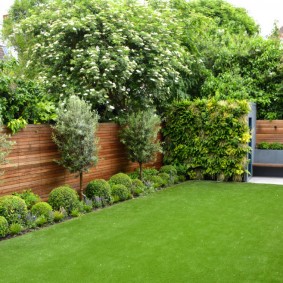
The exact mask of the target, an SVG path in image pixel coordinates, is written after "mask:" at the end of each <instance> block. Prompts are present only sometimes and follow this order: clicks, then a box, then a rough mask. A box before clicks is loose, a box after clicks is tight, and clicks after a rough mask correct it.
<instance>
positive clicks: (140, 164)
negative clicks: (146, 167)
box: [139, 162, 142, 181]
mask: <svg viewBox="0 0 283 283" xmlns="http://www.w3.org/2000/svg"><path fill="white" fill-rule="evenodd" d="M139 166H140V172H139V173H140V180H141V181H142V163H141V162H139Z"/></svg>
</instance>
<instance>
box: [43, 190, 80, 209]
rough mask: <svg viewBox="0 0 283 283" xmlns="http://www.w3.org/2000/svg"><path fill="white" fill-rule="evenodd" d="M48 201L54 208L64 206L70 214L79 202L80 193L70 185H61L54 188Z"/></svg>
mask: <svg viewBox="0 0 283 283" xmlns="http://www.w3.org/2000/svg"><path fill="white" fill-rule="evenodd" d="M48 203H49V204H50V205H51V206H52V208H53V209H54V210H60V208H61V207H63V208H64V209H65V210H66V211H67V213H68V214H70V213H71V211H72V210H73V209H75V208H76V207H77V206H78V204H79V196H78V193H77V192H76V191H75V190H74V189H72V188H70V187H69V186H61V187H58V188H55V189H53V190H52V191H51V192H50V194H49V198H48Z"/></svg>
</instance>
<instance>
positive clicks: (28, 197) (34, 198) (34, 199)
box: [13, 190, 40, 209]
mask: <svg viewBox="0 0 283 283" xmlns="http://www.w3.org/2000/svg"><path fill="white" fill-rule="evenodd" d="M13 196H18V197H20V198H21V199H23V200H24V201H25V203H26V205H27V208H28V209H31V207H32V206H33V205H34V204H36V203H38V202H40V197H39V195H37V194H35V193H33V192H32V190H24V191H22V192H21V193H13Z"/></svg>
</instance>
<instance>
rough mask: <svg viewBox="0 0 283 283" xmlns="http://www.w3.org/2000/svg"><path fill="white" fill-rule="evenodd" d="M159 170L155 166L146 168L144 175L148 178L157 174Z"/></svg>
mask: <svg viewBox="0 0 283 283" xmlns="http://www.w3.org/2000/svg"><path fill="white" fill-rule="evenodd" d="M158 173H159V171H158V170H157V169H155V168H144V169H143V177H144V179H146V178H147V177H149V176H157V175H158Z"/></svg>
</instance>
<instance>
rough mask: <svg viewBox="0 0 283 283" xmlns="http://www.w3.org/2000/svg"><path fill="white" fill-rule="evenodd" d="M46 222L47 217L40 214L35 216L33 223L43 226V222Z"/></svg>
mask: <svg viewBox="0 0 283 283" xmlns="http://www.w3.org/2000/svg"><path fill="white" fill-rule="evenodd" d="M47 222H48V220H47V218H46V217H45V216H44V215H40V216H39V217H37V218H36V220H35V224H36V226H39V227H41V226H43V225H44V224H46V223H47Z"/></svg>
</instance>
